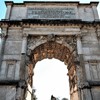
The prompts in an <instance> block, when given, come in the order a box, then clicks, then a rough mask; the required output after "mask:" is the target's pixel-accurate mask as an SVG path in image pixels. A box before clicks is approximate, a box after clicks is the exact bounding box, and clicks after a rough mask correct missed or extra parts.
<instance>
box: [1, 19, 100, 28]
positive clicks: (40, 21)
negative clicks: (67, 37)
mask: <svg viewBox="0 0 100 100" xmlns="http://www.w3.org/2000/svg"><path fill="white" fill-rule="evenodd" d="M31 25H40V26H41V25H47V26H48V25H50V26H60V25H65V26H66V25H70V26H79V25H81V26H88V27H92V26H93V27H96V26H100V20H98V21H82V20H80V19H78V20H76V19H71V20H69V19H53V20H50V19H22V20H1V21H0V27H4V26H6V27H7V26H8V27H10V26H13V27H14V26H17V27H23V26H26V27H30V26H31Z"/></svg>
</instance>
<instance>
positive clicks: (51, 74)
mask: <svg viewBox="0 0 100 100" xmlns="http://www.w3.org/2000/svg"><path fill="white" fill-rule="evenodd" d="M67 72H68V70H67V68H66V65H65V64H64V63H63V62H61V61H59V60H57V59H54V58H53V59H44V60H42V61H39V62H37V63H36V66H35V68H34V76H33V81H34V82H33V88H34V89H36V93H35V95H36V97H37V100H50V98H51V95H53V96H54V97H56V98H59V100H62V98H68V100H70V93H69V79H68V76H67Z"/></svg>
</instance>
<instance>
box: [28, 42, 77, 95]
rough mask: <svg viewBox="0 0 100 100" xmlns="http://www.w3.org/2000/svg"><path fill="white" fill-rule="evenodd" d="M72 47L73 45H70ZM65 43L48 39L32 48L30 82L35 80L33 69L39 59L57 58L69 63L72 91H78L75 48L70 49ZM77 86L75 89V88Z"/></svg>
mask: <svg viewBox="0 0 100 100" xmlns="http://www.w3.org/2000/svg"><path fill="white" fill-rule="evenodd" d="M70 48H71V47H70ZM70 48H68V47H67V45H65V44H64V43H62V44H61V43H58V42H55V41H47V42H45V43H42V44H40V45H38V46H37V47H35V48H34V49H33V50H31V53H30V61H31V62H32V64H29V67H28V68H29V70H30V78H29V81H28V82H29V83H30V84H31V85H32V84H33V83H32V82H33V80H32V77H33V74H34V72H32V71H33V69H34V67H35V64H36V63H37V62H38V61H41V60H43V59H45V58H49V59H52V58H56V59H59V60H60V61H62V62H64V63H65V64H66V65H67V69H68V76H69V84H70V93H71V94H73V93H74V92H77V75H76V66H75V64H74V61H75V60H74V59H75V55H74V49H73V50H72V49H70ZM74 88H76V90H75V91H73V89H74Z"/></svg>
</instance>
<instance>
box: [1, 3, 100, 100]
mask: <svg viewBox="0 0 100 100" xmlns="http://www.w3.org/2000/svg"><path fill="white" fill-rule="evenodd" d="M5 4H6V6H7V11H6V16H5V19H2V20H1V21H0V28H1V34H0V37H1V42H0V100H31V97H32V89H31V88H32V84H34V80H32V76H33V75H34V67H35V64H36V63H37V62H38V61H40V60H42V59H44V58H49V59H52V58H56V59H59V60H61V61H62V62H64V63H65V64H66V68H67V69H68V76H69V84H70V86H69V87H70V99H71V100H100V20H99V16H98V12H97V5H98V2H90V3H87V4H82V3H79V2H35V1H34V2H33V1H25V2H23V3H14V2H12V1H6V2H5Z"/></svg>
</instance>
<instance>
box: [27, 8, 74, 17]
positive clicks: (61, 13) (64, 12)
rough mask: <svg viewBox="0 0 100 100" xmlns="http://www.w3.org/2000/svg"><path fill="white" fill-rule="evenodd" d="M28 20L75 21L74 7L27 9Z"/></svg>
mask: <svg viewBox="0 0 100 100" xmlns="http://www.w3.org/2000/svg"><path fill="white" fill-rule="evenodd" d="M27 18H28V19H76V11H75V8H74V7H67V8H28V10H27Z"/></svg>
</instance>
